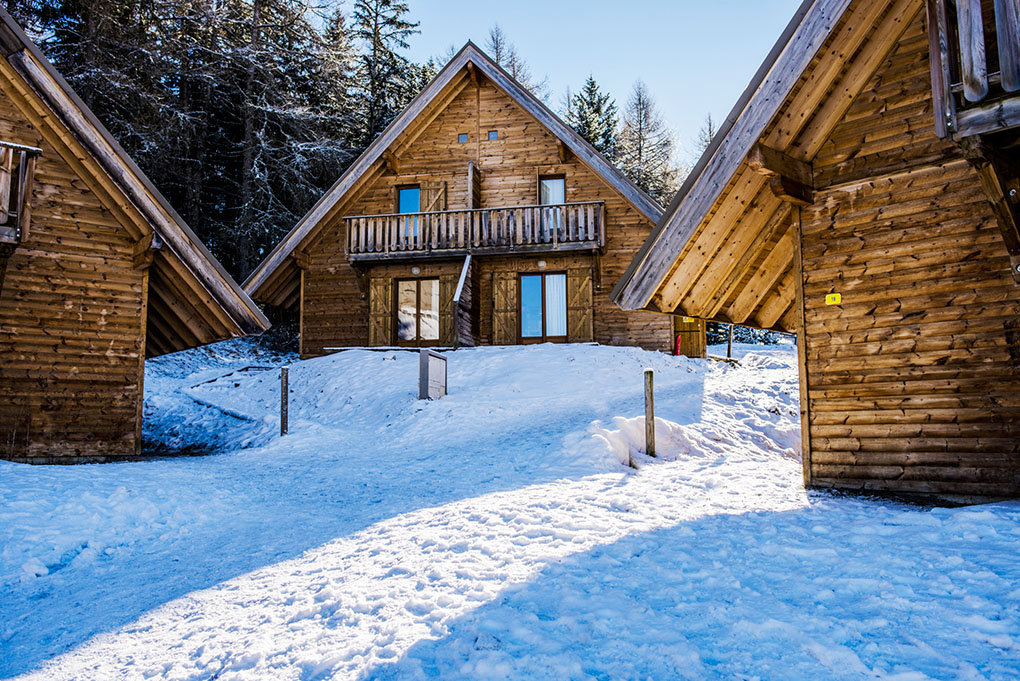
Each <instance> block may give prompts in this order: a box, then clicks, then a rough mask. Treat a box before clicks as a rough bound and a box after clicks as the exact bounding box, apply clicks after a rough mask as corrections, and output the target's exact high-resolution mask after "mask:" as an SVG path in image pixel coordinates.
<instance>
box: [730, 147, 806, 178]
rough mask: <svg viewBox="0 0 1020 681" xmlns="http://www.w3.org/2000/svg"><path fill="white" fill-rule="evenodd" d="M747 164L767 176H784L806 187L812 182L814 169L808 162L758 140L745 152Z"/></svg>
mask: <svg viewBox="0 0 1020 681" xmlns="http://www.w3.org/2000/svg"><path fill="white" fill-rule="evenodd" d="M747 164H748V166H750V167H751V170H753V171H755V172H756V173H758V174H760V175H765V176H767V177H776V176H784V177H788V178H790V179H791V180H793V181H795V182H798V183H800V184H803V185H806V186H808V187H811V186H812V184H813V182H814V171H813V170H812V168H811V164H810V163H805V162H804V161H800V160H798V159H795V158H794V157H792V156H790V155H789V154H786V153H783V152H782V151H779V150H778V149H773V148H772V147H769V146H766V145H764V144H762V143H760V142H759V143H758V144H755V145H754V146H753V147H751V151H750V152H749V153H748V154H747Z"/></svg>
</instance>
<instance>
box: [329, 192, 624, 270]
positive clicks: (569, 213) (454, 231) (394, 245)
mask: <svg viewBox="0 0 1020 681" xmlns="http://www.w3.org/2000/svg"><path fill="white" fill-rule="evenodd" d="M344 222H345V223H346V228H347V257H348V258H349V259H351V260H373V259H375V260H378V259H386V258H406V257H409V256H423V255H433V256H443V255H452V254H456V253H503V252H507V253H509V252H516V251H551V250H560V249H563V250H570V249H581V248H598V247H601V246H603V245H604V244H605V223H606V219H605V204H604V203H603V202H602V201H586V202H583V203H564V204H557V205H552V206H510V207H505V208H476V209H470V210H445V211H436V212H429V213H400V214H389V215H354V216H349V217H345V218H344Z"/></svg>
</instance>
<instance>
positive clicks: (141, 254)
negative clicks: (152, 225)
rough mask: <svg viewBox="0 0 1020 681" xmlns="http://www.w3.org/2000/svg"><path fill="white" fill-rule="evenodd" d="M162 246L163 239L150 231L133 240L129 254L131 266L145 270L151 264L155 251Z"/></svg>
mask: <svg viewBox="0 0 1020 681" xmlns="http://www.w3.org/2000/svg"><path fill="white" fill-rule="evenodd" d="M161 248H163V240H162V239H160V238H159V235H158V234H156V233H155V232H151V233H149V234H147V235H145V236H143V237H142V238H141V239H139V240H138V241H136V242H135V247H134V251H133V252H132V255H131V266H132V267H133V268H134V269H136V270H146V269H148V268H149V266H150V265H152V261H153V259H154V258H155V257H156V252H157V251H159V250H160V249H161Z"/></svg>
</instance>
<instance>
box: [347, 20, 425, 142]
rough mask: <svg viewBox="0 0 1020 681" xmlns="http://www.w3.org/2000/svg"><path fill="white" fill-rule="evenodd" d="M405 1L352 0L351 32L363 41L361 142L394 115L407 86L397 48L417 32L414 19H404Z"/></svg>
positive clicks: (404, 64)
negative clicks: (352, 22) (352, 26)
mask: <svg viewBox="0 0 1020 681" xmlns="http://www.w3.org/2000/svg"><path fill="white" fill-rule="evenodd" d="M407 13H408V8H407V3H405V2H400V1H399V0H357V1H356V2H355V3H354V34H355V35H356V36H357V37H358V38H360V39H361V40H362V42H363V43H364V44H365V52H364V53H363V54H362V56H361V69H360V76H361V80H362V83H364V91H363V93H362V100H363V107H364V108H363V111H364V113H363V117H364V122H363V123H364V129H363V135H362V143H363V144H365V145H367V144H369V143H370V142H371V141H372V140H373V139H374V138H375V136H376V135H377V134H379V132H381V131H382V129H383V128H385V127H386V125H387V124H388V123H389V122H390V121H391V120H392V119H393V117H394V116H396V114H397V112H398V111H399V110H400V108H401V105H402V104H403V102H405V101H407V100H408V99H409V97H408V90H409V89H410V88H409V86H408V83H407V81H406V79H405V71H406V70H407V65H408V61H407V58H406V57H404V56H403V55H402V54H401V52H400V50H404V49H407V48H408V46H409V45H408V42H407V39H408V38H409V37H410V36H412V35H414V34H415V33H418V23H417V22H411V21H407V20H406V19H405V18H404V17H405V15H406V14H407Z"/></svg>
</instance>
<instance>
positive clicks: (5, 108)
mask: <svg viewBox="0 0 1020 681" xmlns="http://www.w3.org/2000/svg"><path fill="white" fill-rule="evenodd" d="M0 50H2V56H3V58H2V59H0V458H4V459H9V460H14V461H24V462H32V463H75V462H83V461H100V460H111V459H119V458H124V457H131V456H136V455H138V454H139V451H140V437H141V420H142V378H143V367H144V362H145V358H146V356H149V357H151V356H153V355H159V354H163V353H167V352H173V351H176V350H183V349H185V348H190V347H194V346H196V345H200V344H202V343H209V342H212V341H216V340H221V339H224V338H230V337H233V336H239V335H244V334H250V333H258V332H261V331H263V330H264V329H265V328H267V326H268V322H267V321H266V319H265V317H264V316H263V315H262V314H261V313H260V312H259V311H258V309H257V308H256V307H255V305H254V304H253V303H252V301H251V299H249V298H248V296H247V295H246V294H245V293H244V292H243V291H242V290H241V289H240V287H238V285H237V284H236V282H234V281H233V280H232V279H231V278H230V276H229V275H228V274H227V273H226V272H225V271H224V270H223V269H222V268H221V267H220V265H219V264H218V263H217V262H216V260H215V259H214V258H213V257H212V255H210V253H209V252H208V251H207V250H206V249H205V247H204V246H203V245H202V243H201V242H200V241H199V240H198V238H197V237H196V236H195V235H194V234H193V233H192V232H191V230H189V229H188V227H187V226H186V225H185V224H184V222H183V221H182V220H181V218H180V217H179V216H178V215H177V214H176V213H175V212H174V211H173V209H172V208H170V206H169V205H167V203H166V201H165V200H164V199H163V197H162V196H160V194H159V192H158V191H156V189H155V188H154V187H153V186H152V184H151V183H150V182H149V181H148V180H147V179H146V177H145V176H144V175H143V174H142V172H141V171H140V170H139V169H138V168H137V167H136V166H135V164H134V163H133V162H132V161H131V159H129V158H128V157H127V155H126V154H125V153H124V151H123V149H121V148H120V146H118V144H117V143H116V142H115V141H114V140H113V139H112V138H111V137H110V135H109V133H108V132H107V131H106V129H105V128H104V127H103V126H102V124H100V123H99V121H97V120H96V118H95V116H94V115H93V114H92V112H90V111H89V110H88V108H87V107H86V106H85V105H84V104H83V103H82V101H81V100H80V99H79V98H78V97H77V96H76V95H75V94H74V92H72V91H71V89H70V88H69V87H68V85H67V83H66V82H65V81H64V79H63V78H61V76H60V75H59V74H58V73H57V72H56V71H55V70H54V69H53V66H52V65H51V64H50V63H49V62H48V61H47V60H46V58H45V57H44V56H43V55H42V53H41V52H40V51H39V50H38V48H37V47H36V46H35V45H33V44H32V43H31V41H29V39H28V38H27V37H26V36H25V34H24V32H23V31H22V30H21V28H20V27H19V26H18V25H17V24H16V23H15V22H14V21H13V20H12V19H11V17H10V15H8V14H7V13H6V12H5V11H3V10H2V9H0Z"/></svg>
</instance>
